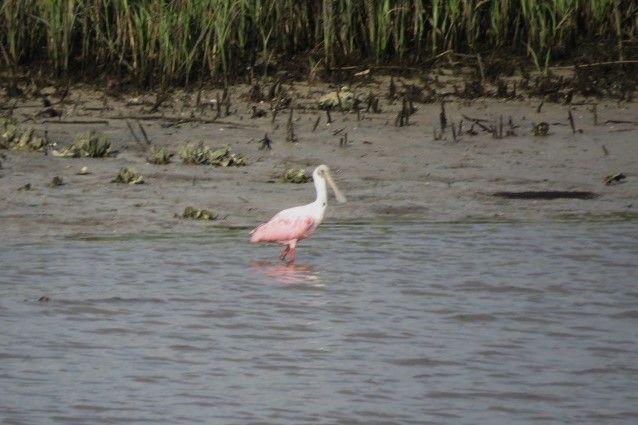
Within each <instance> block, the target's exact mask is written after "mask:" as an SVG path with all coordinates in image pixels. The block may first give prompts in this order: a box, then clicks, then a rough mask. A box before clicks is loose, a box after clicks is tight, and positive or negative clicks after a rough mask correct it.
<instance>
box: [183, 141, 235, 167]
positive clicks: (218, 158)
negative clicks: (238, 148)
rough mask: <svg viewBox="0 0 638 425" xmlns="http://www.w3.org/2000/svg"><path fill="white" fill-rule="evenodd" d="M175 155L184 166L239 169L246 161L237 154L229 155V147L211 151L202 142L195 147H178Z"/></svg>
mask: <svg viewBox="0 0 638 425" xmlns="http://www.w3.org/2000/svg"><path fill="white" fill-rule="evenodd" d="M177 154H178V155H179V157H180V158H182V162H183V163H184V164H195V165H215V166H217V167H241V166H244V165H246V160H245V159H244V158H243V157H241V156H240V155H238V154H235V153H232V154H231V153H230V146H226V147H224V148H221V149H217V150H211V149H210V148H209V147H208V146H204V144H203V142H199V143H198V144H197V145H185V146H180V147H179V148H178V150H177Z"/></svg>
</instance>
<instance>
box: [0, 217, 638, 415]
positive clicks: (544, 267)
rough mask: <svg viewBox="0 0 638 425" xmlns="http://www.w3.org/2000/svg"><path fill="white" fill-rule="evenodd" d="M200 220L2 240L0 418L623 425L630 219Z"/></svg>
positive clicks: (633, 344) (631, 296) (636, 401)
mask: <svg viewBox="0 0 638 425" xmlns="http://www.w3.org/2000/svg"><path fill="white" fill-rule="evenodd" d="M209 233H210V234H209V236H207V237H195V236H179V235H160V236H157V237H141V236H134V235H133V236H128V237H118V238H108V237H107V238H101V237H94V238H93V237H78V238H75V239H64V240H57V241H46V242H42V243H38V244H33V243H15V242H0V249H1V251H0V253H1V254H0V265H1V266H2V274H1V275H0V321H1V323H2V326H1V328H0V394H1V396H0V418H1V419H2V421H0V423H6V424H23V423H24V424H88V423H90V424H100V423H107V424H139V423H152V424H196V423H201V424H310V423H313V424H366V425H370V424H423V423H433V424H468V425H469V424H479V423H484V424H504V425H505V424H528V423H529V424H538V423H552V424H554V423H556V424H558V423H560V424H572V423H573V424H601V423H605V424H612V423H613V424H616V423H617V424H630V423H631V424H633V423H638V287H637V286H636V285H637V284H638V273H637V267H636V261H637V259H638V223H636V222H590V223H574V222H553V223H527V224H521V223H516V224H513V223H488V224H485V223H484V224H481V223H478V224H420V223H396V224H393V223H388V224H382V225H381V224H366V223H359V224H325V225H324V226H322V227H321V228H320V229H319V230H318V232H317V234H316V235H314V236H313V237H312V238H310V239H308V240H306V241H303V242H302V243H300V245H299V246H298V252H297V264H296V265H295V266H294V267H292V266H286V265H284V264H281V263H279V261H277V258H278V255H279V252H280V249H279V247H276V246H267V245H263V246H262V245H259V246H257V245H251V244H249V243H248V242H247V236H246V230H245V229H230V230H229V229H216V228H212V229H211V230H210V232H209ZM42 297H46V298H42ZM39 299H41V301H38V300H39Z"/></svg>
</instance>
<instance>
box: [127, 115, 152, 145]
mask: <svg viewBox="0 0 638 425" xmlns="http://www.w3.org/2000/svg"><path fill="white" fill-rule="evenodd" d="M127 122H128V121H127ZM137 125H138V127H139V128H140V131H141V132H142V136H144V140H145V141H146V144H147V145H150V144H151V141H150V140H148V135H147V134H146V130H144V127H143V126H142V123H141V122H140V120H137Z"/></svg>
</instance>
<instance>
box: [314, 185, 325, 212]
mask: <svg viewBox="0 0 638 425" xmlns="http://www.w3.org/2000/svg"><path fill="white" fill-rule="evenodd" d="M315 189H316V190H317V199H316V200H315V204H317V205H320V206H322V207H323V208H325V207H326V206H327V205H328V191H327V190H326V181H325V180H324V179H322V178H316V179H315Z"/></svg>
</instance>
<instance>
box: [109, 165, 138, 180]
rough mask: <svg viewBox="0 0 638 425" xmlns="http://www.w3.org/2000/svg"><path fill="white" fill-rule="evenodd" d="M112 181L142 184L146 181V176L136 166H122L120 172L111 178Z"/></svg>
mask: <svg viewBox="0 0 638 425" xmlns="http://www.w3.org/2000/svg"><path fill="white" fill-rule="evenodd" d="M111 183H125V184H142V183H144V177H142V174H140V173H138V172H137V170H135V169H134V168H126V167H124V168H120V172H119V173H118V174H117V176H115V178H114V179H113V180H111Z"/></svg>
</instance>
